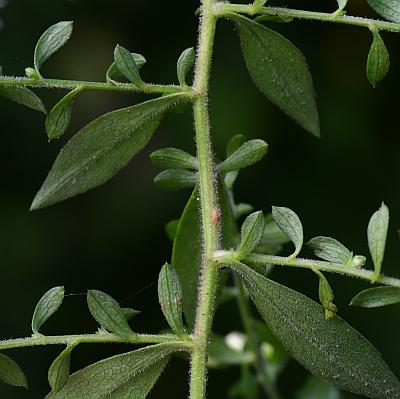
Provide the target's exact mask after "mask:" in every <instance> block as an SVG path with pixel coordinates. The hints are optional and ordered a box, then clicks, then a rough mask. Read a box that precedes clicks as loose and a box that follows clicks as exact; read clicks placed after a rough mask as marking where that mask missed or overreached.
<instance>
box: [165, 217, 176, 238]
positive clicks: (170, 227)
mask: <svg viewBox="0 0 400 399" xmlns="http://www.w3.org/2000/svg"><path fill="white" fill-rule="evenodd" d="M178 225H179V219H175V220H171V221H169V222H168V223H167V224H166V225H165V232H166V233H167V236H168V238H169V239H170V240H171V241H172V242H174V240H175V237H176V233H177V231H178Z"/></svg>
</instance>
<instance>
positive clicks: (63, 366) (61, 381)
mask: <svg viewBox="0 0 400 399" xmlns="http://www.w3.org/2000/svg"><path fill="white" fill-rule="evenodd" d="M77 345H78V343H72V344H70V345H68V346H67V348H66V349H64V350H63V351H62V352H61V353H60V355H58V356H57V357H56V359H55V360H54V361H53V363H52V364H51V366H50V368H49V372H48V374H47V377H48V380H49V385H50V387H51V389H52V391H53V392H58V391H60V390H61V389H62V387H63V386H64V385H65V384H66V382H67V381H68V377H69V373H70V369H71V352H72V350H73V349H74V348H75V347H76V346H77Z"/></svg>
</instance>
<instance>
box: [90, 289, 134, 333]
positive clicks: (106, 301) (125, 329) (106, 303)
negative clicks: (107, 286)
mask: <svg viewBox="0 0 400 399" xmlns="http://www.w3.org/2000/svg"><path fill="white" fill-rule="evenodd" d="M87 302H88V306H89V310H90V313H91V314H92V316H93V318H94V319H95V320H96V321H97V322H98V323H99V324H100V326H101V327H102V328H104V329H105V330H107V331H109V332H112V333H114V334H116V335H119V336H120V337H129V336H132V334H134V333H133V332H132V330H131V328H130V327H129V324H128V321H127V320H126V317H125V314H124V312H123V311H122V309H121V307H120V306H119V304H118V302H117V301H116V300H115V299H114V298H112V297H111V296H110V295H108V294H106V293H104V292H102V291H97V290H89V291H88V294H87Z"/></svg>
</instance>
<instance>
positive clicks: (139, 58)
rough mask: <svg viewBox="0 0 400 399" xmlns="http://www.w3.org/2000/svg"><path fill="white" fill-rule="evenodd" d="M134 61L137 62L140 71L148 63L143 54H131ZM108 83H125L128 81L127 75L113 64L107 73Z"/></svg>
mask: <svg viewBox="0 0 400 399" xmlns="http://www.w3.org/2000/svg"><path fill="white" fill-rule="evenodd" d="M131 56H132V58H133V61H134V62H135V65H136V67H137V68H138V70H140V68H141V67H142V66H143V65H144V64H145V63H146V58H144V57H143V55H141V54H137V53H131ZM106 79H107V82H123V81H125V80H126V77H125V75H124V74H123V73H122V72H121V71H120V70H119V68H118V67H117V64H116V63H115V62H113V63H112V64H111V65H110V67H109V68H108V70H107V73H106Z"/></svg>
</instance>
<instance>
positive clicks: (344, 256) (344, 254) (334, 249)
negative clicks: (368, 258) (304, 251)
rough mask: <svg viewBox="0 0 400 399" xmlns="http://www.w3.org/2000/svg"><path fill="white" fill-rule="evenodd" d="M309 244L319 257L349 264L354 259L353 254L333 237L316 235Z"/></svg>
mask: <svg viewBox="0 0 400 399" xmlns="http://www.w3.org/2000/svg"><path fill="white" fill-rule="evenodd" d="M307 245H308V246H309V247H310V248H311V249H312V250H313V251H314V253H315V255H316V256H318V258H321V259H324V260H327V261H328V262H333V263H341V264H343V265H348V264H350V263H351V261H352V259H353V254H352V253H351V252H350V251H349V250H348V249H347V248H346V247H345V246H344V245H343V244H341V243H340V242H339V241H337V240H335V239H334V238H331V237H323V236H318V237H314V238H312V239H311V240H310V241H309V242H308V243H307Z"/></svg>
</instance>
